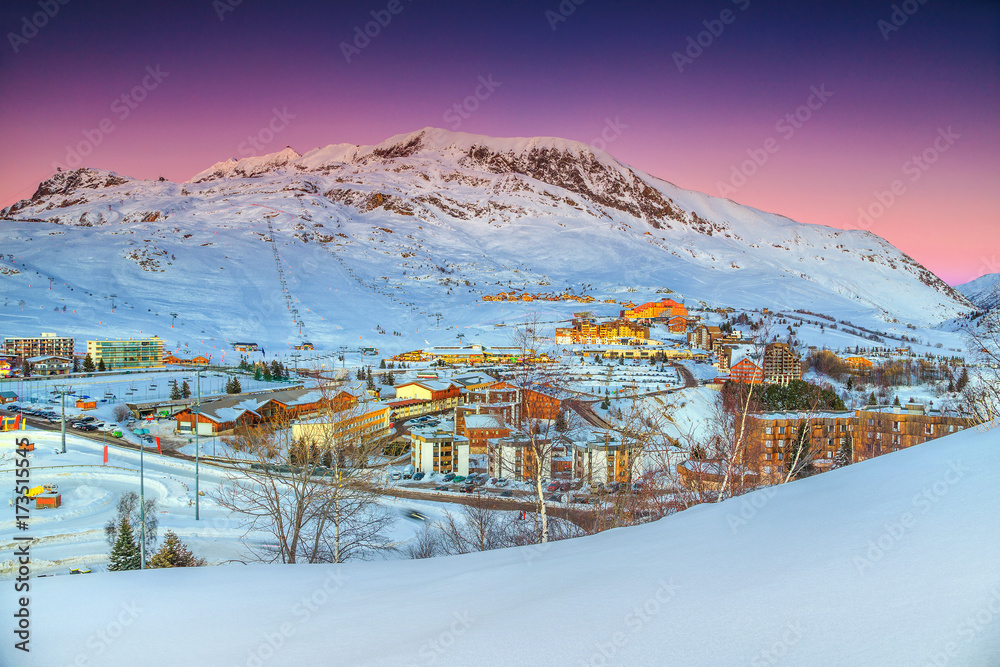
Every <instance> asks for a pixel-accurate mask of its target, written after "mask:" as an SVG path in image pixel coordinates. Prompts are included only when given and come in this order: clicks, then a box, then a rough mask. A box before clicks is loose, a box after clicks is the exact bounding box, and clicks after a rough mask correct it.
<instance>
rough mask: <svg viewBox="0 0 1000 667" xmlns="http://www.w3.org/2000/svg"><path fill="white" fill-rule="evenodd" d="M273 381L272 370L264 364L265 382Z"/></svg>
mask: <svg viewBox="0 0 1000 667" xmlns="http://www.w3.org/2000/svg"><path fill="white" fill-rule="evenodd" d="M270 381H271V369H270V368H268V366H267V364H264V382H270Z"/></svg>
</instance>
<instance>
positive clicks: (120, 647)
mask: <svg viewBox="0 0 1000 667" xmlns="http://www.w3.org/2000/svg"><path fill="white" fill-rule="evenodd" d="M998 436H1000V431H998V430H996V429H993V430H990V431H979V430H969V431H965V432H962V433H958V434H955V435H952V436H948V437H945V438H941V439H938V440H935V441H932V442H930V443H927V444H925V445H920V446H917V447H913V448H910V449H907V450H905V451H901V452H897V453H894V454H889V455H886V456H882V457H880V458H877V459H874V460H870V461H867V462H864V463H858V464H855V465H852V466H849V467H847V468H844V469H840V470H835V471H832V472H829V473H825V474H822V475H819V476H816V477H813V478H810V479H806V480H803V481H800V482H795V483H792V484H788V485H784V486H781V487H776V488H771V489H765V490H761V491H758V492H755V493H753V494H749V495H746V496H742V497H739V498H735V499H732V500H729V501H726V502H724V503H720V504H715V505H703V506H699V507H696V508H694V509H691V510H688V511H685V512H681V513H680V514H677V515H675V516H672V517H669V518H666V519H663V520H661V521H658V522H655V523H652V524H647V525H644V526H639V527H635V528H628V529H619V530H613V531H609V532H605V533H601V534H599V535H596V536H593V537H587V538H580V539H576V540H568V541H564V542H558V543H554V544H550V545H547V546H533V547H525V548H516V549H507V550H502V551H492V552H486V553H479V554H471V555H465V556H456V557H449V558H437V559H430V560H420V561H392V562H368V563H364V562H362V563H348V564H346V565H341V566H332V565H327V566H308V565H298V566H255V567H243V566H231V567H212V568H200V569H192V570H161V571H149V572H128V573H107V574H93V575H88V576H86V577H57V578H51V579H46V580H44V581H32V582H31V586H32V590H31V605H32V607H31V613H32V616H31V618H32V619H33V626H32V633H33V634H32V645H31V648H32V653H31V654H30V655H31V659H32V660H33V661H34V662H33V663H32V664H40V665H41V664H69V663H70V662H72V661H73V660H74V659H77V658H78V657H79V656H81V655H83V656H85V657H87V658H89V659H91V660H95V659H96V660H97V661H98V662H100V663H101V664H130V663H136V664H140V663H141V664H152V665H174V664H213V665H216V664H217V665H223V664H224V665H237V664H238V665H253V664H258V665H259V664H280V665H291V664H321V663H324V664H325V663H326V662H328V661H331V660H333V661H334V662H336V663H337V664H343V665H355V664H365V665H429V664H433V663H444V662H448V663H461V664H470V663H475V664H496V665H510V664H544V663H553V662H558V663H559V664H574V665H575V664H584V665H604V664H650V665H652V664H678V665H742V664H750V665H773V664H778V663H779V662H781V663H782V664H790V665H792V664H794V665H916V664H920V665H923V664H961V665H983V666H987V665H996V664H997V658H998V656H1000V632H998V631H997V622H998V620H1000V619H998V615H1000V568H998V567H997V564H998V561H997V554H998V553H1000V522H997V521H996V516H997V512H998V511H1000V447H997V442H998ZM386 609H392V615H391V617H392V621H391V622H389V623H386V622H384V621H385V619H386V615H385V610H386ZM36 619H37V620H36ZM5 623H6V624H7V626H8V628H6V629H5V631H6V632H7V633H9V632H10V629H9V626H10V625H11V617H10V615H8V616H7V620H6V621H5ZM8 636H10V635H9V634H8ZM102 637H103V639H101V638H102ZM179 638H183V639H182V640H181V641H178V639H179ZM0 652H2V655H3V656H4V660H2V662H3V663H4V664H10V660H11V658H12V656H13V655H14V649H13V648H12V646H11V642H5V643H4V645H3V648H2V649H0ZM331 656H335V657H331ZM18 657H19V659H23V658H22V656H18ZM942 660H944V662H941V661H942ZM18 664H21V663H18Z"/></svg>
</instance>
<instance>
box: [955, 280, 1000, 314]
mask: <svg viewBox="0 0 1000 667" xmlns="http://www.w3.org/2000/svg"><path fill="white" fill-rule="evenodd" d="M955 289H956V290H958V291H959V292H961V293H962V294H963V295H965V298H967V299H968V300H969V301H971V302H972V303H973V304H975V305H976V306H978V307H979V308H982V309H984V310H990V309H993V308H996V307H997V306H1000V273H987V274H986V275H985V276H979V277H978V278H976V279H975V280H970V281H969V282H967V283H964V284H962V285H957V286H956V287H955Z"/></svg>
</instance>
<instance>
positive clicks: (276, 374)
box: [271, 359, 282, 380]
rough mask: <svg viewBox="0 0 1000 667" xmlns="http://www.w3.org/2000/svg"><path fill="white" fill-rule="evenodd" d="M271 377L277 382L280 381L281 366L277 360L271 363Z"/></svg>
mask: <svg viewBox="0 0 1000 667" xmlns="http://www.w3.org/2000/svg"><path fill="white" fill-rule="evenodd" d="M271 377H272V378H273V379H275V380H280V379H281V378H282V375H281V364H279V363H278V360H277V359H274V360H272V361H271Z"/></svg>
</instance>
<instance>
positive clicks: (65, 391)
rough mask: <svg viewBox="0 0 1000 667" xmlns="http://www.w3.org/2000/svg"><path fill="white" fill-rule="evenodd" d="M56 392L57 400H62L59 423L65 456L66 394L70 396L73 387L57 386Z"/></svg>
mask: <svg viewBox="0 0 1000 667" xmlns="http://www.w3.org/2000/svg"><path fill="white" fill-rule="evenodd" d="M56 391H57V392H59V398H60V399H61V400H62V417H61V418H60V420H59V421H60V422H61V431H62V453H63V454H65V453H66V394H72V393H73V387H69V386H67V385H57V386H56Z"/></svg>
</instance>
